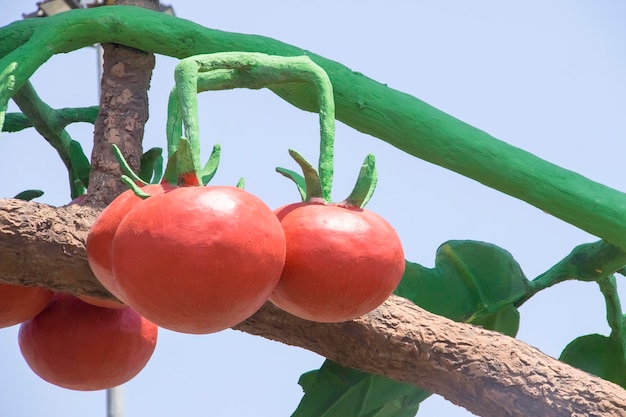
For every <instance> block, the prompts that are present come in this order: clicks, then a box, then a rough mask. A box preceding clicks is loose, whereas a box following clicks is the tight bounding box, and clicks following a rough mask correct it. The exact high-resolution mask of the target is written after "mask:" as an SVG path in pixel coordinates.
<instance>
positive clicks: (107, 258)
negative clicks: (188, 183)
mask: <svg viewBox="0 0 626 417" xmlns="http://www.w3.org/2000/svg"><path fill="white" fill-rule="evenodd" d="M164 187H165V188H168V187H169V186H167V185H165V186H164V185H161V184H151V185H147V186H145V187H143V188H142V190H144V191H145V192H147V193H148V194H162V193H163V191H164V189H165V188H164ZM142 201H143V200H142V199H141V198H139V197H137V196H136V195H135V193H134V192H133V191H132V190H127V191H125V192H123V193H122V194H120V195H119V196H117V198H116V199H115V200H113V202H111V204H109V205H108V206H107V207H106V208H105V209H104V210H103V211H102V213H100V216H98V218H97V219H96V221H95V223H94V224H93V226H92V227H91V229H90V230H89V234H88V235H87V259H88V261H89V266H90V267H91V270H92V272H93V274H94V275H95V276H96V278H97V279H98V281H100V283H101V284H102V285H103V286H104V288H106V289H107V290H108V291H109V292H110V293H111V294H113V295H114V296H115V297H117V298H119V299H121V298H122V294H120V291H119V289H118V288H117V285H116V283H115V279H114V278H113V266H112V265H111V251H112V248H113V236H114V235H115V232H116V230H117V227H118V226H119V224H120V222H121V221H122V219H123V218H124V216H126V215H127V214H128V212H129V211H131V210H132V209H133V208H134V207H135V206H136V205H137V204H139V203H141V202H142ZM91 300H93V299H87V300H84V301H87V302H91ZM91 303H92V304H95V305H98V302H91ZM113 303H115V302H114V301H111V302H106V301H105V302H104V304H103V303H100V306H103V307H115V305H114V304H113Z"/></svg>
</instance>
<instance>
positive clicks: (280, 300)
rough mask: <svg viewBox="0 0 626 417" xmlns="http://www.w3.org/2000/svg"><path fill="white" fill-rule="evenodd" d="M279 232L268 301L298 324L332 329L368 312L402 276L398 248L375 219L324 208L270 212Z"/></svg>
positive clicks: (302, 205)
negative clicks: (281, 254)
mask: <svg viewBox="0 0 626 417" xmlns="http://www.w3.org/2000/svg"><path fill="white" fill-rule="evenodd" d="M276 215H277V217H278V219H279V220H280V222H281V225H282V226H283V229H284V231H285V238H286V239H287V257H286V259H285V268H284V270H283V274H282V276H281V278H280V281H279V283H278V286H277V287H276V290H275V291H274V293H273V294H272V296H271V298H270V300H271V301H272V302H273V303H274V304H275V305H276V306H278V307H279V308H281V309H283V310H285V311H287V312H289V313H291V314H293V315H295V316H298V317H301V318H304V319H307V320H312V321H317V322H323V323H335V322H341V321H347V320H351V319H353V318H356V317H358V316H360V315H363V314H365V313H367V312H369V311H371V310H374V309H375V308H376V307H378V306H379V305H380V304H382V303H383V302H384V301H385V300H386V299H387V298H388V297H389V296H390V295H391V293H392V292H393V290H394V289H395V288H396V286H397V285H398V283H399V282H400V279H401V278H402V275H403V273H404V252H403V250H402V243H401V242H400V238H399V237H398V235H397V234H396V232H395V230H394V229H393V227H392V226H391V225H390V224H389V223H387V221H385V220H384V219H383V218H382V217H380V216H378V215H377V214H375V213H373V212H371V211H368V210H363V209H358V208H349V207H342V206H338V205H330V204H317V203H297V204H291V205H288V206H285V207H282V208H279V209H277V210H276Z"/></svg>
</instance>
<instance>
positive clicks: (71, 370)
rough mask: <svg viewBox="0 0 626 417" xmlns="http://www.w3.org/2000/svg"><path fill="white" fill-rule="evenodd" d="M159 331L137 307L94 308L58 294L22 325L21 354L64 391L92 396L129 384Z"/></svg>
mask: <svg viewBox="0 0 626 417" xmlns="http://www.w3.org/2000/svg"><path fill="white" fill-rule="evenodd" d="M157 333H158V328H157V326H155V325H154V324H152V323H151V322H149V321H148V320H146V319H144V318H143V317H141V316H140V315H139V314H137V313H136V312H135V311H133V310H132V309H131V308H129V307H126V308H123V309H108V308H102V307H96V306H92V305H90V304H87V303H84V302H83V301H81V300H79V299H78V298H75V297H73V296H71V295H67V294H55V295H54V297H53V298H52V301H51V302H50V304H49V305H48V306H47V307H46V308H45V309H44V310H43V311H42V312H41V313H39V314H38V315H36V316H35V317H33V318H31V319H30V320H28V321H25V322H24V323H22V325H21V327H20V331H19V335H18V341H19V346H20V350H21V352H22V355H23V356H24V359H25V360H26V362H27V363H28V365H29V366H30V368H31V369H32V370H33V371H34V372H35V373H36V374H37V375H39V376H40V377H41V378H43V379H44V380H46V381H48V382H50V383H52V384H55V385H58V386H60V387H64V388H69V389H73V390H81V391H91V390H101V389H106V388H111V387H115V386H118V385H120V384H123V383H124V382H127V381H129V380H130V379H132V378H133V377H134V376H135V375H137V374H138V373H139V371H141V370H142V369H143V368H144V366H145V365H146V363H147V362H148V360H149V359H150V357H151V356H152V353H153V351H154V348H155V346H156V341H157Z"/></svg>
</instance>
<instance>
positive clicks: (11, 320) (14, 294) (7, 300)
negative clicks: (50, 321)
mask: <svg viewBox="0 0 626 417" xmlns="http://www.w3.org/2000/svg"><path fill="white" fill-rule="evenodd" d="M53 295H54V293H53V292H52V291H50V290H48V289H46V288H42V287H21V286H18V285H11V284H4V283H0V328H3V327H9V326H13V325H15V324H19V323H21V322H23V321H26V320H28V319H30V318H31V317H33V316H35V315H36V314H37V313H39V312H40V311H41V310H43V309H44V308H45V307H46V306H47V305H48V303H49V302H50V299H51V298H52V296H53Z"/></svg>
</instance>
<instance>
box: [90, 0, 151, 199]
mask: <svg viewBox="0 0 626 417" xmlns="http://www.w3.org/2000/svg"><path fill="white" fill-rule="evenodd" d="M116 4H119V5H125V4H127V5H134V6H141V7H145V8H149V9H153V10H157V8H158V2H155V1H152V0H135V1H130V0H124V1H116ZM102 48H103V49H104V66H103V71H102V80H101V83H100V86H101V92H100V113H99V114H98V119H97V120H96V123H95V126H94V145H93V152H92V155H91V166H92V172H91V175H90V177H89V192H88V197H87V202H88V203H90V204H94V205H100V206H104V205H107V204H108V203H110V202H111V201H113V199H114V198H115V196H117V195H118V194H119V193H121V192H122V191H124V190H125V186H124V184H122V183H121V182H120V180H119V178H120V169H119V165H118V163H117V161H116V160H115V157H114V156H113V152H112V151H111V146H112V145H113V144H116V145H117V146H119V148H120V150H121V151H122V154H123V155H124V157H125V158H126V160H127V162H128V163H129V165H130V166H131V168H133V169H134V170H138V169H139V163H140V157H141V153H142V146H141V141H142V138H143V132H144V127H145V124H146V122H147V120H148V89H149V88H150V78H151V77H152V70H153V69H154V64H155V59H154V54H152V53H148V52H143V51H140V50H138V49H134V48H129V47H127V46H123V45H118V44H113V43H106V44H102Z"/></svg>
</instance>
